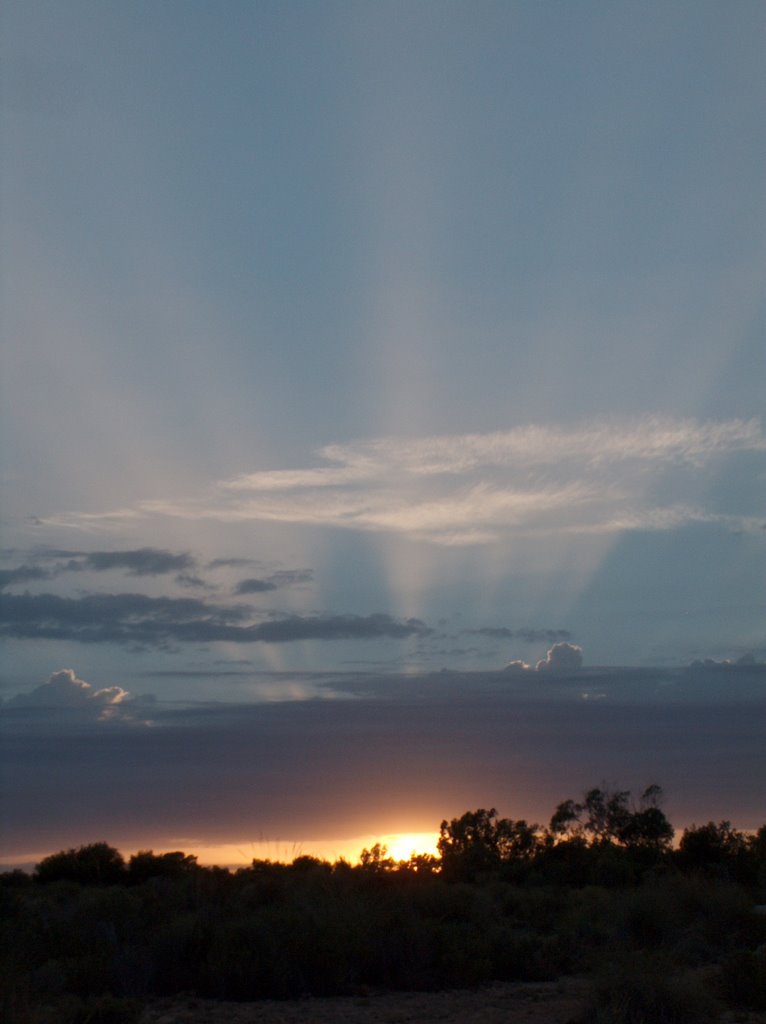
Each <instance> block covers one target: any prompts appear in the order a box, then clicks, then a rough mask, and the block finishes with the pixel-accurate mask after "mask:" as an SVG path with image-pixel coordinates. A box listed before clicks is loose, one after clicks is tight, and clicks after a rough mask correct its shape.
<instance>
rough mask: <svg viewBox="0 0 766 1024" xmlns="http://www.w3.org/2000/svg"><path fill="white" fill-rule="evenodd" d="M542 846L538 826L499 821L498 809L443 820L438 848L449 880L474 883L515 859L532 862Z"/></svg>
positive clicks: (523, 822)
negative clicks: (476, 879) (479, 877)
mask: <svg viewBox="0 0 766 1024" xmlns="http://www.w3.org/2000/svg"><path fill="white" fill-rule="evenodd" d="M538 847H539V836H538V826H537V825H528V824H527V822H526V821H523V820H522V821H512V820H511V819H510V818H498V816H497V811H496V810H495V808H494V807H491V808H490V809H489V810H485V809H484V808H479V810H477V811H467V812H466V813H465V814H464V815H462V817H460V818H453V819H452V821H450V822H447V821H443V822H442V823H441V827H440V834H439V841H438V843H437V848H438V850H439V855H440V856H441V861H442V870H443V871H444V874H445V876H447V877H448V878H461V879H464V880H471V879H474V878H476V877H477V876H478V875H480V874H482V873H485V872H489V871H493V870H497V869H498V868H499V867H500V866H501V865H502V864H503V863H507V862H509V861H512V860H516V859H518V860H529V859H531V858H532V857H533V856H534V855H535V853H536V852H537V850H538Z"/></svg>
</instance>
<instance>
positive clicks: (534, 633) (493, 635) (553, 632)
mask: <svg viewBox="0 0 766 1024" xmlns="http://www.w3.org/2000/svg"><path fill="white" fill-rule="evenodd" d="M465 632H466V633H470V634H472V635H473V636H486V637H489V638H490V639H492V640H523V641H524V642H525V643H529V644H536V643H540V642H541V641H547V642H548V643H553V642H554V641H558V640H569V639H570V638H571V636H572V634H571V633H570V632H569V630H568V629H509V628H508V627H507V626H482V627H481V628H480V629H467V630H465Z"/></svg>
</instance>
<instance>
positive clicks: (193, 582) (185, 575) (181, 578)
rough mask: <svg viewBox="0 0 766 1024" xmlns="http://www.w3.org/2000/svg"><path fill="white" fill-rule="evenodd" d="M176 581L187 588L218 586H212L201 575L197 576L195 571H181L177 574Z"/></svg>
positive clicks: (211, 588)
mask: <svg viewBox="0 0 766 1024" xmlns="http://www.w3.org/2000/svg"><path fill="white" fill-rule="evenodd" d="M176 583H177V584H178V585H179V587H185V588H186V589H187V590H215V589H216V588H215V587H213V586H211V585H210V584H209V583H207V582H206V581H205V580H203V579H202V577H201V576H195V575H194V573H189V572H179V574H178V575H177V576H176Z"/></svg>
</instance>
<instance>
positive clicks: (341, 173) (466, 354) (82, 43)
mask: <svg viewBox="0 0 766 1024" xmlns="http://www.w3.org/2000/svg"><path fill="white" fill-rule="evenodd" d="M0 27H1V28H2V31H1V32H0V65H1V66H2V71H1V72H0V74H1V75H2V79H1V81H0V142H1V143H2V145H1V146H0V228H1V229H2V230H1V231H0V332H1V333H2V339H3V356H2V384H1V385H0V388H1V391H0V399H1V400H2V412H0V419H1V422H0V427H1V428H2V442H1V443H0V474H1V480H2V499H0V500H1V501H2V507H1V508H0V512H1V513H2V552H1V555H2V560H1V561H0V583H1V584H2V601H1V602H0V607H1V615H0V642H1V643H2V648H1V649H0V659H2V689H0V697H1V698H2V704H1V705H0V737H1V738H2V740H3V742H2V747H1V748H0V802H1V803H2V809H3V819H4V821H5V826H4V827H3V829H2V835H1V836H0V839H1V842H0V862H1V863H16V862H19V863H21V862H25V863H26V862H31V861H33V860H34V859H35V858H39V857H40V856H43V855H45V854H46V853H49V852H52V851H53V850H56V849H59V848H63V847H66V846H71V845H80V844H81V843H84V842H88V841H97V840H101V839H106V840H108V841H110V842H113V843H115V844H117V845H121V846H122V847H123V848H125V849H137V848H154V849H156V850H157V849H170V848H178V847H179V846H181V845H182V844H183V848H185V849H186V851H187V852H195V851H200V852H204V851H208V852H210V851H218V856H219V857H224V856H225V857H227V858H229V859H230V860H232V861H234V860H247V859H248V856H251V855H252V851H253V850H259V851H261V850H263V849H267V850H271V851H276V852H274V856H276V855H277V852H278V853H279V855H281V854H282V851H284V850H291V849H298V848H299V849H300V850H302V851H303V852H306V851H309V850H314V849H317V850H319V849H320V847H321V850H322V851H323V852H324V851H342V852H343V853H344V854H345V853H346V852H347V851H348V850H350V848H351V847H350V846H349V844H351V845H353V844H354V843H357V842H358V841H359V840H360V838H365V839H366V838H369V837H373V838H374V837H375V836H388V837H395V836H405V837H408V838H407V839H405V840H403V841H404V842H405V844H406V842H408V841H409V837H412V836H421V839H420V840H418V841H419V842H420V843H421V844H422V845H428V844H427V842H426V839H425V838H422V837H423V836H425V835H426V834H428V835H429V836H431V839H429V840H428V842H431V841H432V834H433V832H434V830H436V829H438V825H439V822H440V820H441V819H442V818H444V817H450V816H454V815H458V814H460V813H462V812H463V811H465V810H467V809H471V808H476V807H479V806H489V805H494V806H497V807H498V808H499V809H500V811H501V813H503V814H504V815H506V816H510V817H513V818H521V817H526V818H527V819H530V820H537V821H541V822H544V821H545V820H547V818H548V817H549V816H550V814H551V813H552V811H553V809H554V807H555V805H556V804H557V803H558V802H559V801H560V800H563V799H565V798H568V797H571V796H577V795H579V793H580V792H581V791H582V790H584V789H586V788H589V787H590V786H592V785H597V784H599V783H601V782H604V783H605V784H610V785H615V786H619V787H620V788H629V789H631V790H632V791H634V792H636V793H640V792H641V790H642V789H643V788H644V787H645V786H646V785H648V784H649V783H652V782H658V783H660V784H661V785H662V786H663V787H664V789H665V791H666V794H667V810H668V812H669V814H670V817H671V819H672V820H674V823H675V824H677V826H679V827H680V826H682V825H684V824H688V823H691V822H692V821H694V820H697V821H701V820H703V819H704V820H708V819H709V818H716V819H718V818H729V819H731V820H732V821H734V823H735V824H737V825H738V827H742V828H754V827H757V826H758V825H760V824H762V823H763V821H764V820H766V801H764V800H763V794H764V792H766V764H765V763H764V762H765V761H766V759H764V758H763V755H762V747H763V737H764V734H765V732H766V730H765V728H764V727H766V666H765V665H764V663H765V662H766V628H765V627H764V622H765V618H766V617H765V616H764V612H765V611H766V584H765V583H764V580H766V503H765V502H764V498H765V497H766V427H765V426H764V423H763V421H762V417H763V414H764V396H765V395H766V359H765V358H764V356H765V353H766V341H765V339H766V330H765V329H766V307H765V306H764V280H765V279H766V184H765V183H766V173H765V172H766V68H765V67H764V61H763V50H764V43H766V9H765V8H764V6H763V4H762V3H760V2H759V0H753V2H750V0H731V2H730V3H727V4H726V5H721V4H718V3H712V2H706V0H694V2H690V0H684V2H674V0H661V2H654V0H642V2H640V3H638V2H636V3H634V2H629V0H625V2H621V3H619V4H614V3H607V2H597V0H582V2H580V3H577V4H565V3H561V2H558V0H536V2H534V3H532V2H519V0H506V2H503V3H500V2H490V0H471V2H470V3H468V2H464V0H461V2H457V0H438V2H437V0H408V2H399V0H378V2H370V0H355V2H349V0H337V2H335V0H323V2H319V3H317V2H303V0H291V2H289V3H285V2H270V0H259V2H258V3H253V2H247V3H245V2H238V0H230V2H228V3H227V4H225V5H220V4H213V3H209V2H202V0H184V2H180V0H166V2H164V3H162V4H156V3H150V2H141V0H137V2H136V3H132V4H130V5H124V4H121V3H116V2H112V0H108V2H101V3H92V2H85V0H71V2H69V3H67V4H66V5H61V4H58V3H54V2H46V0H24V2H21V0H8V2H6V3H5V4H4V5H3V12H2V25H1V26H0ZM413 842H414V840H413ZM392 843H393V839H392ZM264 844H265V845H264ZM224 851H225V852H224ZM232 851H235V852H232ZM236 851H239V852H236ZM242 851H244V853H243V852H242ZM210 855H211V856H213V854H212V853H211V854H210Z"/></svg>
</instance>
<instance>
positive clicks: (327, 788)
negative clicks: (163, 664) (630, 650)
mask: <svg viewBox="0 0 766 1024" xmlns="http://www.w3.org/2000/svg"><path fill="white" fill-rule="evenodd" d="M722 672H723V674H722V675H721V676H720V677H717V679H718V681H717V682H716V686H717V691H716V692H717V693H722V694H723V693H728V691H729V690H730V688H731V686H732V685H733V686H735V687H737V686H738V687H740V696H741V695H742V694H744V693H748V694H749V696H748V699H747V701H746V702H743V701H742V700H739V701H737V702H736V703H725V702H722V701H720V700H718V699H716V698H715V696H714V697H713V699H708V697H707V696H704V695H703V696H700V695H699V694H698V692H697V691H696V690H695V689H694V687H693V686H692V685H690V686H689V687H688V689H687V690H685V691H684V693H685V696H684V697H683V699H679V698H678V695H677V694H676V693H675V692H674V691H673V681H674V680H677V679H680V678H681V676H683V675H684V674H685V673H684V670H680V671H678V672H676V673H673V672H669V671H666V670H663V671H659V670H642V671H641V672H628V673H625V672H624V671H623V670H619V669H613V670H602V671H601V675H600V680H601V685H602V687H603V689H604V691H605V692H606V694H607V698H606V699H605V700H602V701H591V700H584V699H582V697H583V695H582V694H581V693H580V690H579V687H575V688H573V687H572V686H571V685H567V683H566V680H565V679H564V678H563V677H556V676H555V674H551V673H545V675H544V676H542V677H541V676H538V675H537V674H536V673H534V674H533V673H524V674H522V675H521V676H519V677H518V679H516V678H509V677H508V676H507V675H505V674H504V673H501V672H497V673H459V672H455V673H447V674H431V675H428V676H410V677H407V678H404V677H403V676H393V675H391V676H382V675H381V676H376V677H374V678H371V679H369V680H368V681H367V683H365V684H362V683H359V684H357V685H356V687H355V690H356V692H357V693H358V694H359V696H362V695H366V696H367V698H368V699H356V700H320V699H309V700H297V701H292V702H288V701H282V702H277V703H260V704H243V703H238V704H231V705H221V704H216V705H214V704H205V705H186V706H178V705H163V704H162V703H157V705H155V706H154V707H151V706H150V705H149V704H148V703H147V704H146V709H147V714H148V715H150V717H151V719H152V723H153V727H152V728H141V727H139V726H138V723H136V724H135V725H134V726H131V727H130V728H128V727H127V726H125V727H121V728H113V727H110V724H109V723H108V722H105V721H103V720H102V719H100V718H99V717H98V716H93V717H92V720H91V722H90V724H88V725H85V724H81V725H80V726H78V727H74V726H73V727H71V728H67V727H65V726H64V725H62V722H63V721H64V718H65V717H66V716H62V715H61V714H60V712H59V711H58V710H57V709H48V710H47V711H45V715H47V719H45V720H46V721H47V722H48V726H47V727H46V728H45V729H44V728H43V714H42V709H40V714H38V715H34V714H33V710H34V709H32V708H31V707H26V708H24V707H21V706H17V707H15V708H13V709H7V710H3V711H2V713H0V721H3V722H4V723H8V722H9V721H11V720H13V723H14V724H13V727H12V728H11V727H10V726H8V725H7V724H6V726H5V728H4V742H3V743H2V744H0V805H2V806H3V812H4V824H5V826H6V834H7V836H8V837H9V840H10V837H13V842H12V843H11V842H10V841H9V842H8V843H7V850H6V853H7V854H8V853H10V854H14V853H15V852H16V851H18V852H20V853H21V852H24V851H30V850H43V851H47V852H52V851H53V850H56V849H61V848H62V847H68V846H76V845H79V844H80V843H82V842H84V841H86V840H87V838H88V837H89V836H93V835H97V836H104V837H106V838H107V839H108V840H109V841H110V842H114V843H116V844H117V845H121V846H124V847H125V848H126V849H131V848H132V849H135V848H137V847H139V846H140V845H141V844H148V843H153V844H154V845H156V846H160V845H162V844H163V842H172V841H173V837H178V836H195V837H200V838H201V839H203V840H204V841H207V842H226V841H229V842H231V841H245V842H246V841H247V839H248V838H250V839H253V840H257V839H258V838H264V837H265V838H267V839H270V838H271V839H277V838H280V839H288V840H295V841H296V842H301V841H304V840H310V839H320V838H330V839H331V838H334V837H337V838H340V837H343V836H354V835H359V834H363V833H385V832H402V831H420V830H422V829H426V828H434V829H436V828H438V823H439V821H440V820H441V819H442V818H445V817H446V818H449V817H452V816H455V815H458V814H461V813H462V812H463V811H465V810H468V809H471V808H474V807H482V806H483V807H486V806H496V807H498V808H499V809H500V812H501V813H502V814H504V815H509V816H511V817H513V818H521V817H523V818H526V819H527V820H533V821H545V820H547V818H548V816H550V814H551V813H552V811H553V809H554V807H555V806H556V804H557V803H558V802H559V801H561V800H563V799H566V798H567V797H571V796H574V797H576V796H578V795H579V794H580V793H581V792H583V791H584V790H585V789H587V788H589V787H590V786H592V785H598V784H599V782H600V780H602V779H605V778H606V779H609V780H614V782H615V784H616V785H619V786H624V787H625V788H628V789H633V790H634V791H640V789H641V787H643V786H645V785H646V784H647V782H648V781H652V780H657V781H658V782H659V783H660V784H661V785H662V786H663V788H664V790H665V792H666V794H667V812H668V814H669V816H670V818H671V821H673V823H674V824H675V825H676V826H677V827H682V826H683V825H684V824H685V823H689V822H691V821H693V820H697V821H707V820H709V819H714V820H719V819H724V818H725V819H730V820H732V821H734V823H735V825H736V826H737V827H740V828H756V827H758V826H759V825H760V824H761V823H762V822H763V792H764V789H765V788H766V760H764V758H763V727H762V722H763V710H764V702H765V701H766V697H764V693H763V690H762V689H760V690H759V688H758V687H757V686H755V685H752V686H751V688H750V689H749V690H747V691H746V690H745V689H744V686H745V683H744V679H743V673H742V672H736V671H730V672H727V670H726V669H723V670H722ZM75 678H76V677H75ZM81 682H82V681H80V683H81ZM46 685H47V684H46ZM58 685H62V684H61V683H59V684H58ZM63 685H64V686H67V685H68V686H72V685H78V684H77V683H76V682H75V683H73V682H70V683H67V682H66V680H65V681H64V684H63ZM85 685H87V684H85ZM748 685H749V684H748ZM309 690H310V688H309ZM87 692H88V691H86V693H87ZM95 692H96V693H98V692H99V691H97V690H96V691H95ZM311 692H312V694H316V689H314V690H313V691H311ZM759 693H760V696H759ZM711 694H712V691H711ZM467 695H470V699H467ZM76 699H79V700H82V699H83V698H82V697H79V698H77V697H76ZM85 699H86V700H87V699H88V698H87V697H86V698H85ZM11 712H13V713H12V714H11ZM22 712H23V714H22ZM33 719H34V723H35V724H34V727H33V726H32V724H30V723H32V721H33ZM25 723H27V724H25ZM190 842H191V840H190Z"/></svg>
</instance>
